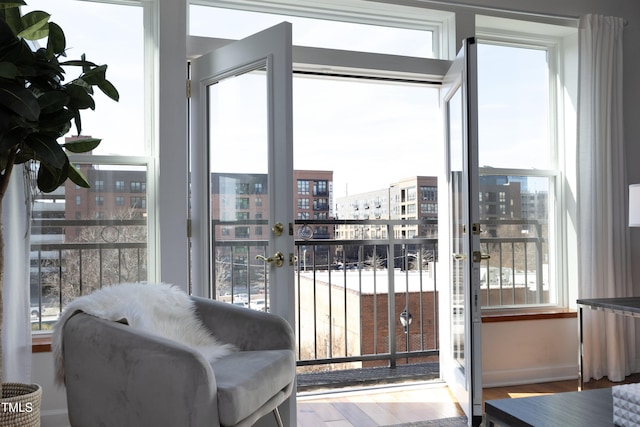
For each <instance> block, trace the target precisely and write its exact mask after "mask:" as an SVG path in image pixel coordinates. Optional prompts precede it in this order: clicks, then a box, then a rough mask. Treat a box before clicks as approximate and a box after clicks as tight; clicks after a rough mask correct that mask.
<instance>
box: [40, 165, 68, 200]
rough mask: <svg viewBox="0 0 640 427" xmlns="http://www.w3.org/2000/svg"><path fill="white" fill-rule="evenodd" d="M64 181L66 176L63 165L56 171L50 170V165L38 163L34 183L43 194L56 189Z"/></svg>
mask: <svg viewBox="0 0 640 427" xmlns="http://www.w3.org/2000/svg"><path fill="white" fill-rule="evenodd" d="M66 179H67V174H66V168H65V166H64V165H63V166H62V167H61V168H59V169H58V168H52V167H51V166H50V165H46V164H44V163H40V167H39V168H38V177H37V179H36V182H37V184H38V188H39V189H40V191H42V192H43V193H51V192H52V191H54V190H55V189H56V188H58V187H60V186H61V185H62V184H63V183H64V182H65V181H66Z"/></svg>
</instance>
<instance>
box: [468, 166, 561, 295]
mask: <svg viewBox="0 0 640 427" xmlns="http://www.w3.org/2000/svg"><path fill="white" fill-rule="evenodd" d="M552 183H553V179H551V178H540V177H527V176H504V175H482V176H481V177H480V193H481V194H480V197H481V199H480V200H481V201H480V220H481V223H482V234H481V236H480V245H481V250H482V252H483V253H486V254H489V255H490V256H491V257H490V258H489V259H488V260H486V261H482V264H481V267H480V288H481V294H482V305H483V307H496V306H518V305H530V304H555V303H557V295H556V291H555V289H556V283H555V280H553V276H552V275H551V274H549V272H550V271H551V268H552V267H553V259H554V257H553V256H550V255H549V249H550V246H549V239H550V235H549V224H550V221H549V194H550V188H552V187H551V186H552Z"/></svg>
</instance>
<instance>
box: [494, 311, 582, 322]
mask: <svg viewBox="0 0 640 427" xmlns="http://www.w3.org/2000/svg"><path fill="white" fill-rule="evenodd" d="M575 317H578V313H577V311H576V310H570V309H568V308H558V309H544V310H539V311H526V312H524V311H519V312H509V311H504V310H503V311H492V312H490V313H485V314H483V315H482V323H495V322H517V321H521V320H547V319H570V318H575Z"/></svg>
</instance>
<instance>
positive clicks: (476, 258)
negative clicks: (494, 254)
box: [473, 251, 491, 262]
mask: <svg viewBox="0 0 640 427" xmlns="http://www.w3.org/2000/svg"><path fill="white" fill-rule="evenodd" d="M487 259H491V255H489V254H483V253H482V252H480V251H473V262H482V261H484V260H487Z"/></svg>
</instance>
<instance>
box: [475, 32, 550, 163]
mask: <svg viewBox="0 0 640 427" xmlns="http://www.w3.org/2000/svg"><path fill="white" fill-rule="evenodd" d="M549 96H550V94H549V80H548V63H547V52H546V51H545V50H541V49H527V48H522V47H513V46H499V45H492V44H485V43H480V44H478V123H479V126H478V139H479V165H480V167H484V166H487V167H501V168H512V169H514V168H515V169H549V168H551V167H552V163H551V156H552V150H551V147H552V143H551V139H550V131H549Z"/></svg>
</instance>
